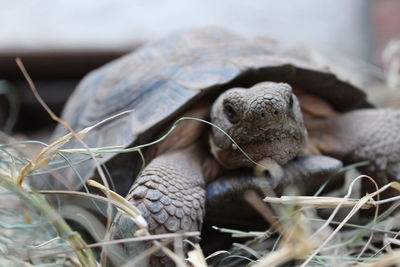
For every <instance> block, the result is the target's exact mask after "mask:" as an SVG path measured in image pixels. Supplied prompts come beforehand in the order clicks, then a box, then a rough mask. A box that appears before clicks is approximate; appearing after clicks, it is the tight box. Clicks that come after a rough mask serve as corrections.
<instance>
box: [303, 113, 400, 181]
mask: <svg viewBox="0 0 400 267" xmlns="http://www.w3.org/2000/svg"><path fill="white" fill-rule="evenodd" d="M317 126H318V127H316V129H313V130H315V131H316V134H313V136H311V138H312V139H314V141H316V143H317V146H318V147H319V148H320V149H321V150H322V152H323V153H324V154H327V155H331V156H334V157H337V158H339V159H342V160H343V161H344V162H345V163H347V164H349V163H355V162H360V161H369V162H370V164H369V165H368V166H366V167H363V168H362V169H361V171H362V172H363V173H364V174H368V175H370V176H372V177H375V178H378V179H379V180H380V181H378V182H387V181H383V180H398V179H399V178H400V111H399V110H394V109H365V110H357V111H352V112H348V113H345V114H343V115H339V116H337V117H334V118H331V119H329V120H327V121H324V122H322V123H321V124H320V125H317Z"/></svg>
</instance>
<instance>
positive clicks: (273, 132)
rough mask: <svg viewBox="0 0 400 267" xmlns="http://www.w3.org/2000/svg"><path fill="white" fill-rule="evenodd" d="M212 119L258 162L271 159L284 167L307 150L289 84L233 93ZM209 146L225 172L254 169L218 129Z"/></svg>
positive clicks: (215, 106) (218, 103)
mask: <svg viewBox="0 0 400 267" xmlns="http://www.w3.org/2000/svg"><path fill="white" fill-rule="evenodd" d="M210 117H211V122H213V123H214V124H215V125H217V126H218V127H219V128H221V129H222V130H223V131H224V132H225V133H227V134H228V135H229V136H231V137H232V138H233V139H234V140H235V142H236V143H237V144H238V145H239V146H240V147H241V148H242V149H243V150H244V151H246V153H247V154H248V156H250V158H251V159H253V160H254V161H256V162H258V161H260V160H262V159H264V158H271V159H273V160H275V161H276V162H277V163H278V164H285V163H287V162H288V161H289V160H291V159H293V158H294V157H295V156H297V155H298V154H299V153H300V152H301V151H302V150H303V149H304V146H305V143H306V139H307V131H306V129H305V126H304V122H303V117H302V115H301V111H300V106H299V103H298V100H297V97H296V96H295V95H294V94H293V91H292V88H291V87H290V85H288V84H286V83H273V82H263V83H259V84H256V85H254V86H253V87H251V88H250V89H245V88H233V89H230V90H228V91H226V92H224V93H223V94H221V95H220V96H219V97H218V98H217V100H216V101H215V102H214V104H213V106H212V109H211V114H210ZM210 143H211V144H212V145H211V147H212V153H213V155H214V157H215V158H216V159H217V160H218V162H219V163H220V164H221V165H222V166H224V167H225V168H227V169H235V168H238V167H252V166H254V163H253V162H251V161H249V159H248V158H246V157H245V155H244V154H243V153H241V152H240V151H238V149H237V147H236V145H235V144H233V143H232V141H231V140H230V139H228V138H227V137H226V135H225V134H224V133H223V132H222V131H220V130H219V129H217V128H213V129H212V134H211V135H210Z"/></svg>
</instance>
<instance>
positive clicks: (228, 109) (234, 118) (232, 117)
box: [224, 104, 240, 124]
mask: <svg viewBox="0 0 400 267" xmlns="http://www.w3.org/2000/svg"><path fill="white" fill-rule="evenodd" d="M224 111H225V114H226V116H227V117H228V120H229V121H230V122H231V123H232V124H234V123H237V122H238V121H239V120H240V117H239V115H238V114H237V112H236V111H235V109H234V108H233V107H232V105H230V104H227V105H225V108H224Z"/></svg>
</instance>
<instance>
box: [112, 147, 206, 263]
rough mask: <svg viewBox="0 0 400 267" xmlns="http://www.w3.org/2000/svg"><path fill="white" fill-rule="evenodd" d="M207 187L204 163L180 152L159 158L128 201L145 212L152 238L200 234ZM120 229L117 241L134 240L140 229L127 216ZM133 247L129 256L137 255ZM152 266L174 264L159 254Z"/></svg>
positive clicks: (120, 223) (129, 250)
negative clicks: (197, 232)
mask: <svg viewBox="0 0 400 267" xmlns="http://www.w3.org/2000/svg"><path fill="white" fill-rule="evenodd" d="M204 187H205V182H204V178H203V175H202V170H201V166H200V160H199V159H198V158H197V157H196V156H193V153H188V152H187V151H176V152H172V153H168V154H165V155H161V156H159V157H157V158H155V159H154V160H153V161H152V162H151V163H150V164H149V165H148V166H147V167H146V168H145V169H144V171H143V172H142V174H141V175H140V177H139V178H138V179H137V180H136V182H135V184H134V185H133V187H132V188H131V190H130V192H129V193H128V196H127V199H128V200H129V201H130V202H131V203H132V204H134V205H135V206H136V207H138V208H139V210H140V211H141V212H142V215H143V216H144V217H145V219H146V220H147V222H148V224H149V231H150V233H151V234H162V233H172V232H177V231H200V230H201V226H202V223H203V216H204V205H205V190H204ZM116 228H118V229H119V231H118V232H119V233H116V235H115V237H119V238H127V237H130V236H133V234H134V232H135V229H136V228H135V226H134V225H133V223H132V221H131V220H130V219H128V218H126V217H125V216H120V217H119V219H118V221H117V222H116ZM114 231H115V230H114ZM115 237H114V238H115ZM133 246H135V244H127V245H126V246H125V247H124V249H125V252H126V253H127V254H128V255H129V254H131V253H130V252H131V251H136V249H135V248H134V247H133ZM151 264H152V265H151V266H157V265H163V266H166V265H169V264H171V261H170V260H169V259H168V258H167V257H166V256H163V255H161V253H159V254H155V257H152V259H151Z"/></svg>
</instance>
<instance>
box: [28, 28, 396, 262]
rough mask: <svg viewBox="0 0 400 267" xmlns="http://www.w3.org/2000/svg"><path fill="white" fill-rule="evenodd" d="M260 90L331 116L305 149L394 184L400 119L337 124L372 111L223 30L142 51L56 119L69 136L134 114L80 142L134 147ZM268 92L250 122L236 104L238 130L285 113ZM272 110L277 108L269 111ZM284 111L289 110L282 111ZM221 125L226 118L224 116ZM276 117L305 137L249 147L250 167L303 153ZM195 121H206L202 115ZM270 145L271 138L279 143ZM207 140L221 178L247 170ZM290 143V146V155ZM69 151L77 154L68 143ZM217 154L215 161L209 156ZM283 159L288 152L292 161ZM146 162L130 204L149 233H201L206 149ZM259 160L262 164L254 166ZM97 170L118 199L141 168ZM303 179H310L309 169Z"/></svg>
mask: <svg viewBox="0 0 400 267" xmlns="http://www.w3.org/2000/svg"><path fill="white" fill-rule="evenodd" d="M265 81H273V82H285V83H287V84H290V85H291V86H292V87H293V88H296V89H301V90H303V91H305V92H307V93H310V94H313V95H315V96H317V97H321V98H323V99H324V100H326V101H327V102H328V103H329V104H330V105H331V106H332V107H333V108H334V110H335V111H337V112H338V116H335V117H334V118H326V119H321V121H319V122H318V123H317V124H316V125H317V127H315V128H312V129H308V132H309V139H310V140H313V142H315V143H316V145H317V146H318V148H319V149H320V150H321V151H323V153H324V154H327V155H333V156H335V157H337V158H338V159H340V160H343V161H344V162H345V163H351V162H355V161H360V160H365V159H367V160H370V161H371V165H370V167H369V170H371V174H375V173H377V172H376V171H378V173H379V175H380V177H381V176H384V177H389V179H394V178H396V177H397V173H398V170H399V169H400V168H399V167H398V161H397V158H398V157H399V154H400V148H399V145H400V142H397V133H398V132H400V125H399V121H398V119H397V118H398V117H399V112H398V111H395V110H360V111H353V112H348V113H345V114H344V115H340V113H342V112H347V111H350V110H355V109H361V108H366V107H370V105H369V104H368V102H367V101H366V100H365V94H364V93H362V92H361V91H360V90H358V89H356V88H355V87H353V86H352V85H351V84H349V83H347V82H344V81H342V80H340V79H338V78H337V77H336V76H334V75H333V74H332V73H330V72H329V71H328V70H327V69H326V68H323V67H320V66H315V65H314V64H313V63H312V62H310V61H309V60H308V59H307V58H306V57H304V56H299V55H295V54H293V53H290V52H288V51H286V50H283V49H281V48H280V47H279V46H277V45H276V44H274V43H271V42H265V40H264V41H249V40H246V39H244V38H241V37H240V36H237V35H235V34H232V33H230V32H227V31H225V30H221V29H213V28H210V29H202V30H196V31H188V32H182V33H178V34H175V35H173V36H170V37H168V38H166V39H164V40H161V41H159V42H156V43H153V44H149V45H147V46H144V47H143V48H142V49H140V50H138V51H136V52H133V53H131V54H129V55H127V56H124V57H123V58H121V59H118V60H115V61H113V62H111V63H109V64H107V65H106V66H104V67H102V68H100V69H98V70H96V71H94V72H92V73H91V74H89V75H88V76H87V77H86V78H85V79H84V80H83V81H82V82H81V84H80V85H79V86H78V88H77V89H76V91H75V92H74V94H73V95H72V97H71V99H70V100H69V102H68V104H67V106H66V108H65V110H64V112H63V116H62V117H63V119H64V120H65V121H66V122H67V123H69V124H70V125H71V127H72V128H73V129H74V130H75V131H79V130H81V129H83V128H85V127H88V126H91V125H93V124H94V123H97V122H98V121H100V120H103V119H105V118H108V117H109V116H112V115H115V114H117V113H119V112H121V111H124V110H127V109H133V108H134V109H135V111H134V112H132V113H130V114H128V115H125V116H122V117H119V118H118V119H115V120H113V121H109V122H107V123H105V124H103V125H102V126H100V127H98V128H96V129H94V130H93V131H92V132H91V133H90V134H88V136H87V137H86V138H85V142H86V143H87V144H88V146H89V147H101V146H113V145H122V146H125V147H130V146H136V145H138V144H143V143H146V142H148V141H150V140H154V138H155V137H156V136H157V135H159V133H160V132H162V131H163V130H165V128H166V127H167V126H168V125H170V123H171V122H172V121H173V120H174V119H176V118H178V117H180V116H181V114H182V113H183V112H184V111H188V110H189V109H190V108H191V107H193V105H194V103H196V102H197V101H199V100H203V101H204V100H209V101H208V104H209V105H210V106H211V103H212V102H213V101H214V100H215V99H216V98H217V96H218V95H221V93H222V92H224V91H227V90H228V89H231V88H251V87H252V86H254V85H256V84H259V83H260V82H265ZM270 85H271V86H273V87H276V88H280V89H279V90H277V92H275V93H274V94H275V95H276V96H277V97H278V99H275V97H274V98H271V100H273V101H269V102H268V101H267V102H265V101H264V97H262V100H258V98H257V100H254V101H255V102H254V101H249V102H248V103H257V104H254V109H251V110H252V112H250V113H248V112H244V111H240V108H242V107H245V106H246V105H244V104H242V105H238V104H235V105H236V108H237V107H239V109H238V111H237V112H239V113H240V114H243V115H244V117H243V118H244V121H243V122H244V125H245V124H246V123H248V120H250V119H251V118H254V117H260V116H261V115H262V112H261V113H260V110H259V109H258V108H259V107H263V108H265V111H268V110H269V111H272V114H271V113H267V112H265V113H264V116H266V117H268V118H270V120H271V121H275V119H274V117H275V115H274V112H273V110H275V109H280V108H281V107H288V103H290V97H289V94H288V92H287V90H286V89H284V88H287V86H286V85H283V84H270ZM258 86H261V85H258ZM235 90H236V89H235ZM238 92H239V91H236V93H238ZM283 92H284V93H283ZM243 93H244V91H243ZM227 94H228V93H227ZM244 94H246V93H244ZM261 95H263V94H261ZM250 98H251V97H250ZM250 98H249V99H250ZM234 99H237V97H235V98H234ZM267 99H268V97H267ZM292 99H293V103H295V102H296V101H295V99H296V98H295V97H293V96H292ZM281 101H282V102H281ZM288 101H289V102H288ZM206 102H207V101H206ZM222 102H223V101H222ZM268 103H269V104H268ZM276 103H281V104H276ZM282 103H283V104H282ZM275 104H276V105H277V107H274V105H275ZM250 106H251V104H250ZM289 106H290V105H289ZM222 107H223V105H222ZM278 107H279V108H278ZM288 110H290V109H287V110H286V111H288ZM223 111H224V109H219V111H218V112H223ZM215 113H217V111H216V112H215ZM284 114H289V113H284ZM294 114H298V113H297V112H294ZM225 115H228V114H227V112H225ZM278 117H279V118H280V120H281V122H283V123H282V124H281V125H279V123H276V125H279V127H281V128H282V129H284V128H287V127H288V126H293V128H291V129H292V132H291V131H290V130H289V134H287V136H292V134H293V133H295V132H296V134H295V135H294V136H297V133H302V131H303V133H302V134H300V135H299V136H298V137H296V138H292V139H291V140H292V141H289V143H287V141H284V142H282V143H283V144H284V145H285V149H283V150H284V151H280V150H282V149H281V146H277V147H275V148H274V149H269V146H265V151H264V150H263V151H261V152H256V151H255V150H253V148H252V147H251V146H248V149H249V150H250V151H248V152H250V153H253V155H252V157H253V156H254V157H256V158H257V159H258V158H262V157H263V156H265V155H271V153H270V152H276V153H277V155H276V156H275V155H271V157H273V158H275V160H276V161H277V162H280V163H282V164H284V163H285V162H286V161H288V160H289V159H290V158H293V157H294V156H295V155H296V153H297V152H300V150H301V149H300V148H301V147H302V146H303V143H304V136H305V132H304V130H301V129H300V130H299V128H298V126H299V125H301V123H300V122H299V120H296V119H288V118H289V117H288V116H283V115H282V114H281V115H278ZM202 118H206V119H207V115H206V116H204V117H202ZM223 118H224V117H222V116H219V115H218V116H214V118H212V119H213V120H214V121H215V122H217V121H216V119H217V120H218V119H223ZM282 118H285V119H282ZM228 120H229V119H228ZM232 121H235V119H233V120H232ZM278 121H279V120H276V122H278ZM218 123H219V122H218ZM264 123H265V122H260V123H255V125H256V126H257V128H258V127H259V129H262V128H264V129H266V130H267V132H268V127H269V126H266V125H269V124H268V123H270V122H268V123H267V124H266V125H264ZM219 124H220V125H221V127H225V129H226V130H227V131H228V132H229V131H232V133H231V134H232V135H236V136H235V139H236V141H238V142H239V143H240V142H242V140H244V146H246V143H247V142H248V139H246V138H245V136H246V134H244V130H245V128H246V127H242V132H241V133H239V134H238V133H235V131H234V130H230V128H229V127H228V128H226V121H225V125H224V123H223V122H220V123H219ZM265 127H267V128H265ZM289 128H290V127H289ZM232 129H234V127H232ZM252 131H253V132H254V131H255V130H254V129H253V130H252ZM257 131H258V130H257ZM257 131H255V132H257ZM258 133H259V134H255V136H256V138H255V141H256V143H257V147H258V146H259V145H260V140H261V142H264V141H265V142H268V140H267V139H266V136H267V135H266V134H264V133H262V131H258ZM63 134H65V130H64V129H63V128H62V127H58V129H57V131H56V133H55V136H54V138H58V137H60V136H61V135H63ZM213 134H214V135H215V134H216V133H215V132H214V133H213ZM204 135H206V133H204V134H203V136H204ZM247 135H248V134H247ZM268 136H273V137H274V138H277V137H280V136H281V135H274V134H272V135H268ZM178 137H179V136H178ZM250 139H251V138H250ZM212 140H214V145H215V146H214V154H215V155H217V158H218V160H219V162H221V163H223V164H222V165H224V166H225V167H228V168H229V167H235V166H249V163H248V161H246V160H244V159H243V158H242V157H241V156H238V151H236V150H235V148H234V147H232V145H230V144H229V142H227V141H224V140H222V139H221V138H220V137H218V134H216V136H215V139H212ZM280 142H281V141H280ZM290 142H293V145H291V144H290ZM270 143H271V144H272V145H274V144H275V143H274V142H270ZM67 147H79V145H78V144H77V142H75V141H73V142H71V143H70V144H68V145H67ZM218 147H219V151H218V149H216V148H218ZM221 148H224V149H226V150H227V151H228V152H224V150H223V149H222V150H221ZM290 149H293V151H289V150H290ZM286 150H287V151H286ZM296 151H297V152H296ZM144 152H145V155H146V157H147V159H148V160H149V161H151V162H150V163H149V164H148V167H147V168H146V169H145V170H144V172H143V173H142V174H141V175H140V177H138V178H137V180H136V181H137V182H136V183H135V184H134V185H133V187H132V190H131V191H130V193H129V195H128V196H127V197H128V199H130V201H131V202H132V203H134V204H136V205H138V206H139V208H140V209H141V211H142V212H143V214H144V216H145V217H146V218H147V220H148V221H149V224H150V229H152V232H164V231H167V232H169V231H171V232H173V231H176V230H188V229H189V230H194V229H201V224H202V221H203V215H204V205H205V204H204V203H205V191H204V186H205V184H206V181H207V180H208V179H207V177H204V176H205V175H204V174H205V172H204V166H203V163H204V162H205V159H206V158H209V156H210V154H209V153H208V152H209V151H208V150H207V149H206V146H205V145H204V144H202V143H200V140H197V139H196V140H193V146H192V147H189V148H185V147H181V148H179V149H177V150H174V151H171V150H169V151H168V150H167V151H166V152H165V153H162V154H157V153H155V154H150V153H147V152H148V151H144ZM224 153H226V154H225V155H224ZM259 153H266V154H265V155H264V154H261V156H257V154H259ZM226 155H228V156H226ZM235 155H236V156H235ZM230 156H231V157H230ZM99 162H100V163H107V165H108V168H109V170H110V173H111V176H112V177H113V179H114V180H115V181H114V182H115V184H116V189H115V190H116V191H117V192H118V193H120V194H126V193H127V191H128V190H129V188H130V186H131V185H132V183H133V182H134V180H135V177H136V175H137V170H138V169H139V166H140V165H141V164H140V161H139V157H137V155H134V154H124V155H110V154H107V155H105V156H104V157H103V158H101V159H99ZM224 162H226V163H224ZM231 164H233V165H231ZM224 166H220V167H221V169H224V168H223V167H224ZM76 169H77V170H78V171H79V172H80V173H81V174H83V178H84V179H88V178H91V177H93V174H94V167H93V164H92V163H91V162H85V163H83V164H81V165H79V166H77V167H76ZM304 173H306V174H307V168H306V169H305V171H304ZM61 174H62V177H63V179H62V180H57V179H54V178H53V177H51V178H49V177H45V178H43V177H40V179H37V180H36V181H34V184H35V185H36V187H37V188H38V187H39V188H43V187H47V188H48V187H50V188H53V189H64V188H68V189H78V188H80V187H81V182H80V181H79V179H77V177H76V176H75V175H74V173H73V172H72V171H71V169H70V168H68V169H66V170H64V171H63V172H62V173H61ZM305 178H307V175H305ZM114 226H115V227H114V228H113V231H114V237H115V238H119V237H129V236H131V235H132V234H133V233H134V228H133V224H132V221H131V220H129V219H126V218H124V217H123V216H122V215H118V216H117V220H116V222H115V225H114ZM124 248H125V249H126V252H127V254H128V256H129V257H134V256H135V255H131V253H132V251H133V250H132V249H131V248H132V245H127V246H125V247H124ZM135 248H136V247H135ZM160 259H161V262H162V261H163V260H164V258H158V259H156V261H157V264H160ZM152 260H153V259H152Z"/></svg>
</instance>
